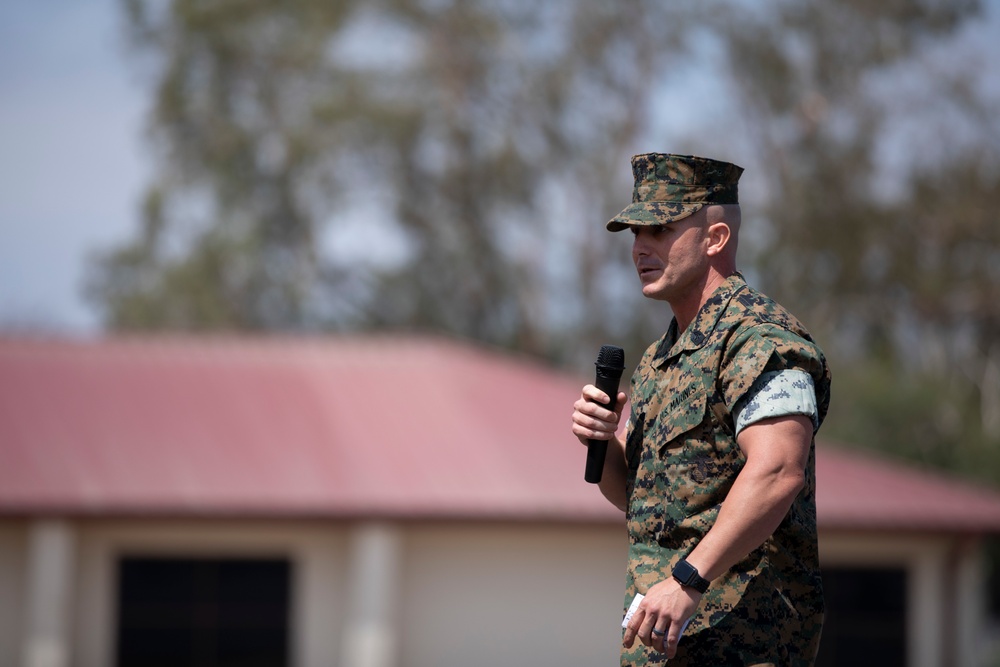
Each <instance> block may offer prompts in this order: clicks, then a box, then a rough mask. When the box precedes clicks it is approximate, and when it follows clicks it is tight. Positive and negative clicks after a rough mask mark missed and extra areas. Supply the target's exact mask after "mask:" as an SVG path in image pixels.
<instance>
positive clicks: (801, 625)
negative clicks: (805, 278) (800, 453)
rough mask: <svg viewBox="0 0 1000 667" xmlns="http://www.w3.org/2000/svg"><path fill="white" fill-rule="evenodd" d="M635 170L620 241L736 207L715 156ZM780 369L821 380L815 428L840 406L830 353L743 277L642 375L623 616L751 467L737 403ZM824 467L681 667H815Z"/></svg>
mask: <svg viewBox="0 0 1000 667" xmlns="http://www.w3.org/2000/svg"><path fill="white" fill-rule="evenodd" d="M632 172H633V176H634V177H635V187H634V189H633V193H632V204H631V205H629V206H628V207H626V208H625V209H624V210H623V211H622V212H621V213H620V214H618V215H617V216H615V217H614V218H612V219H611V221H610V222H608V224H607V228H608V230H610V231H621V230H623V229H627V228H629V227H630V226H633V225H660V224H669V223H670V222H673V221H676V220H680V219H683V218H685V217H687V216H689V215H691V214H693V213H695V212H696V211H698V210H700V209H701V208H702V207H703V206H705V205H710V204H737V203H738V191H737V182H738V180H739V177H740V175H741V173H742V172H743V169H742V168H740V167H738V166H736V165H733V164H730V163H727V162H720V161H717V160H710V159H706V158H699V157H694V156H687V155H670V154H662V153H648V154H644V155H636V156H634V157H633V158H632ZM777 371H792V373H789V374H787V375H786V377H788V376H791V377H805V376H804V375H802V373H803V372H804V373H807V374H808V375H809V376H810V377H811V379H812V385H813V387H814V389H815V414H814V425H815V427H816V428H818V427H819V424H820V423H821V422H822V420H823V418H824V417H825V416H826V411H827V407H828V406H829V400H830V373H829V370H828V368H827V365H826V360H825V358H824V356H823V352H822V351H821V350H820V349H819V347H818V346H817V345H816V344H815V343H814V342H813V340H812V338H811V337H810V335H809V333H808V332H807V331H806V330H805V328H804V327H803V326H802V324H801V323H799V321H798V320H796V319H795V317H793V316H792V315H791V314H790V313H788V312H787V311H786V310H785V309H784V308H782V307H781V306H780V305H778V304H777V303H775V302H774V301H772V300H771V299H769V298H768V297H766V296H764V295H763V294H761V293H759V292H757V291H756V290H754V289H752V288H750V287H749V286H748V285H747V284H746V282H745V281H744V279H743V276H741V275H740V274H738V273H737V274H734V275H732V276H730V277H729V278H728V279H727V280H726V281H725V282H724V283H723V284H722V285H721V286H720V287H719V289H717V290H716V291H715V292H714V293H713V294H712V295H711V297H709V299H708V300H707V302H706V303H705V304H704V305H703V306H702V308H701V310H700V311H699V313H698V315H697V316H696V318H695V319H694V321H693V322H692V323H691V324H690V326H688V328H687V330H686V331H684V332H679V331H677V321H676V320H674V321H673V322H672V323H671V326H670V329H669V330H668V331H667V333H666V334H665V335H664V336H663V338H661V339H660V340H659V341H658V342H657V343H655V344H653V345H652V346H650V348H649V349H648V350H647V351H646V353H645V355H644V356H643V358H642V360H641V361H640V363H639V365H638V367H637V369H636V371H635V374H634V375H633V377H632V387H631V400H632V408H631V415H632V416H631V418H630V420H629V427H628V433H627V441H626V451H625V454H626V460H627V465H628V471H629V472H628V475H627V480H626V492H627V495H628V512H627V520H628V536H629V559H628V574H627V591H626V596H625V607H627V606H628V604H629V603H630V602H631V600H632V598H633V596H634V595H635V594H636V593H643V594H645V593H646V591H648V590H649V588H650V587H651V586H653V585H654V584H656V583H658V582H660V581H663V580H665V579H667V578H669V577H670V576H671V573H672V571H673V568H674V566H675V565H676V563H677V562H678V561H679V560H680V559H681V558H685V557H687V555H688V554H689V553H690V552H691V550H692V549H694V547H695V546H696V545H697V544H698V542H699V541H700V540H701V539H702V538H703V537H704V536H705V534H706V533H707V532H708V531H709V529H710V528H711V527H712V525H713V524H714V523H715V520H716V517H717V516H718V513H719V508H720V506H721V504H722V502H723V500H725V498H726V494H727V493H728V492H729V489H730V488H731V487H732V485H733V482H734V481H735V479H736V476H737V475H738V474H739V473H740V470H742V468H743V465H744V463H745V455H744V454H743V451H742V450H741V449H740V448H739V446H738V445H737V443H736V437H735V434H734V433H735V428H734V419H733V414H734V413H736V412H737V411H739V410H740V409H742V408H743V407H744V405H743V404H742V403H740V400H741V399H744V398H746V396H747V392H748V390H749V389H750V388H751V387H752V386H754V383H755V381H757V380H758V379H762V380H763V379H766V378H767V377H768V376H771V375H774V374H775V372H777ZM761 376H764V378H762V377H761ZM806 380H808V378H806ZM786 386H787V385H786ZM813 387H809V391H810V400H811V392H812V389H813ZM755 389H756V388H755ZM763 393H766V392H762V394H763ZM770 398H774V399H780V398H781V397H778V396H774V397H769V396H761V395H758V396H757V398H756V399H754V400H753V401H750V404H749V405H747V406H746V413H750V412H752V411H753V410H754V409H757V407H758V406H759V404H760V403H761V402H765V403H766V402H767V401H768V399H770ZM784 414H795V411H794V410H792V411H790V412H785V413H784ZM803 414H806V413H803ZM744 416H746V414H744ZM814 462H815V442H813V443H811V445H810V452H809V459H808V464H807V466H806V471H805V487H804V488H803V489H802V490H801V492H800V493H799V494H798V496H797V497H796V498H795V500H794V502H793V504H792V507H791V509H790V510H789V512H788V515H787V516H786V517H785V519H784V520H783V521H782V523H781V525H780V526H779V527H778V529H777V530H776V531H775V532H774V534H773V535H772V536H771V537H770V538H768V540H767V541H766V542H765V543H764V544H763V545H761V546H760V547H759V548H757V549H756V550H754V551H753V552H752V553H750V554H749V555H748V556H747V557H746V558H744V559H743V560H742V561H740V562H739V563H737V564H736V565H735V566H733V567H732V568H730V570H729V571H728V572H726V573H725V574H724V575H722V576H721V577H719V578H718V579H716V580H715V581H713V582H712V583H711V586H710V587H709V588H708V591H707V592H706V593H705V594H704V596H703V597H702V600H701V602H700V604H699V606H698V608H697V610H696V611H695V613H694V616H693V617H692V618H691V622H690V625H689V626H688V628H687V630H686V631H685V632H684V635H683V636H682V637H681V640H680V642H679V644H678V649H677V654H676V656H675V657H674V658H673V659H672V660H670V662H669V665H671V667H673V666H675V665H678V666H685V665H692V666H694V665H698V666H720V665H726V666H728V665H782V666H783V665H795V666H799V665H811V664H812V663H813V660H814V658H815V654H816V651H817V649H818V645H819V637H820V631H821V629H822V623H823V593H822V583H821V580H820V574H819V564H818V556H817V547H816V475H815V464H814ZM621 662H622V665H627V666H632V665H636V666H638V665H661V664H664V663H666V656H665V655H664V654H662V653H658V652H657V651H654V650H653V649H651V648H647V647H645V646H644V645H642V644H641V643H640V642H638V641H637V642H635V644H634V645H633V648H632V649H623V652H622V660H621Z"/></svg>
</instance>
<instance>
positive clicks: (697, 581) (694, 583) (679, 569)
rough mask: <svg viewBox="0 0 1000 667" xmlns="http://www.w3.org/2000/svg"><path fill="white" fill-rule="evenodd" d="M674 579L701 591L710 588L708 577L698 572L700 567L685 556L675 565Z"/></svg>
mask: <svg viewBox="0 0 1000 667" xmlns="http://www.w3.org/2000/svg"><path fill="white" fill-rule="evenodd" d="M674 579H676V580H677V582H678V583H679V584H680V585H681V586H690V587H691V588H693V589H695V590H696V591H698V592H699V593H704V592H705V591H707V590H708V583H709V582H708V579H705V578H704V577H702V576H701V575H700V574H698V569H697V568H696V567H695V566H694V565H692V564H691V563H689V562H687V561H686V560H684V559H683V558H682V559H681V560H680V562H679V563H677V565H675V566H674Z"/></svg>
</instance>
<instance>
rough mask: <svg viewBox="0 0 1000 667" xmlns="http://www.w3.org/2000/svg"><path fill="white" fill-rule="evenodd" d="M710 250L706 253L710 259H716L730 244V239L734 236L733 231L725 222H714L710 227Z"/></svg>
mask: <svg viewBox="0 0 1000 667" xmlns="http://www.w3.org/2000/svg"><path fill="white" fill-rule="evenodd" d="M707 236H708V249H707V250H706V252H707V253H708V256H709V257H714V256H715V255H718V254H719V253H721V252H722V251H723V250H725V248H726V246H727V245H728V244H729V239H730V237H731V236H732V231H731V230H730V229H729V225H728V224H727V223H725V222H713V223H712V224H711V225H709V226H708V235H707Z"/></svg>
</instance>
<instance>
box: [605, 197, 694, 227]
mask: <svg viewBox="0 0 1000 667" xmlns="http://www.w3.org/2000/svg"><path fill="white" fill-rule="evenodd" d="M702 206H704V204H703V203H701V202H698V203H688V202H684V203H681V202H666V201H648V202H639V203H635V204H630V205H629V206H626V207H625V209H624V210H622V212H621V213H619V214H618V215H616V216H615V217H613V218H611V220H609V221H608V224H607V228H608V231H609V232H620V231H622V230H623V229H628V228H629V227H631V226H632V225H665V224H667V223H670V222H676V221H677V220H683V219H684V218H686V217H688V216H689V215H691V214H692V213H697V212H698V211H700V210H701V207H702Z"/></svg>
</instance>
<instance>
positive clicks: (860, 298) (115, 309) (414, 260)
mask: <svg viewBox="0 0 1000 667" xmlns="http://www.w3.org/2000/svg"><path fill="white" fill-rule="evenodd" d="M123 3H124V4H123V7H124V8H125V10H126V16H127V18H128V34H129V36H130V39H131V43H132V45H133V52H134V53H135V54H136V55H137V56H139V57H140V63H141V64H142V65H143V66H145V68H146V69H145V71H148V72H149V73H150V79H151V80H152V81H153V82H154V83H155V104H154V106H153V110H152V117H151V126H150V131H151V139H152V143H153V146H154V148H155V150H156V155H157V165H158V171H157V174H156V177H155V179H154V181H153V183H152V184H151V186H150V189H149V192H148V195H147V197H146V201H145V206H144V210H143V216H142V223H141V225H140V228H139V230H138V233H137V235H136V237H135V238H134V239H132V240H130V241H129V242H127V243H125V244H123V245H121V246H120V247H117V248H113V249H110V250H108V251H106V252H105V253H103V254H102V255H101V256H100V257H98V258H97V260H96V261H95V263H94V265H93V271H92V273H91V276H90V282H89V284H90V287H89V289H90V293H91V295H92V297H93V299H94V301H95V303H97V304H98V305H99V306H100V307H101V308H102V309H103V310H104V312H105V313H106V319H107V323H108V325H109V326H110V327H112V328H115V329H125V330H136V329H183V330H218V329H238V330H258V331H275V330H367V329H374V328H380V329H386V328H389V329H407V330H417V331H421V330H423V331H434V332H447V333H450V334H453V335H456V336H460V337H466V338H472V339H475V340H479V341H482V342H486V343H489V344H494V345H501V346H507V347H513V348H517V349H519V350H522V351H524V352H527V353H530V354H535V355H541V356H545V357H548V358H549V359H552V360H554V361H557V362H562V363H567V362H571V361H572V362H573V363H574V364H576V365H577V367H579V365H581V364H582V363H583V362H584V361H587V360H590V359H591V358H592V355H593V353H594V351H595V350H596V349H597V347H598V346H599V345H600V344H602V343H604V342H608V341H616V342H619V343H620V344H623V345H624V346H625V347H626V349H628V350H634V351H635V354H634V356H636V357H637V356H638V353H639V351H640V350H641V349H642V348H643V347H644V346H645V345H646V344H648V342H649V341H651V340H652V339H653V338H655V337H656V336H658V335H659V334H660V333H661V331H662V329H663V328H664V326H665V324H666V321H667V314H666V313H663V312H661V310H662V309H661V308H659V307H657V306H656V305H655V304H654V305H653V306H650V305H648V304H644V303H643V302H642V299H641V296H640V295H639V291H638V290H637V289H636V284H635V277H634V272H633V270H632V268H631V263H630V260H629V258H628V241H627V240H623V239H619V238H617V237H610V235H608V234H607V233H606V232H605V231H604V226H603V223H604V221H605V220H606V219H607V218H608V217H609V216H610V215H612V214H613V213H615V212H617V210H619V209H620V208H621V207H622V206H623V205H624V204H625V203H626V202H627V201H628V193H629V188H630V185H631V183H630V174H629V172H628V169H627V159H628V156H629V155H630V154H631V153H634V152H646V151H649V150H667V151H672V152H693V153H702V154H706V155H712V156H715V157H721V158H724V159H731V160H733V161H735V162H738V163H739V164H742V165H743V166H746V167H747V168H748V169H747V174H746V176H745V177H744V179H743V183H742V184H741V198H742V199H743V201H744V220H745V221H746V222H745V224H744V228H745V231H744V237H745V238H744V239H743V240H742V241H741V244H742V245H743V246H744V247H743V249H742V250H741V256H742V257H743V263H744V266H745V269H747V270H748V273H749V274H750V276H751V278H752V280H754V281H755V282H757V283H758V284H760V285H761V286H762V287H763V288H764V289H765V291H768V292H769V293H771V294H772V295H773V296H775V297H776V298H778V300H779V301H781V302H782V303H785V304H786V305H789V306H790V307H791V309H792V310H793V311H794V312H796V314H798V315H800V317H801V319H803V320H804V321H805V322H806V323H807V325H808V326H809V327H810V328H811V329H813V330H814V331H816V333H817V334H818V336H819V338H820V340H821V342H822V343H823V344H824V347H826V348H827V349H828V351H829V352H830V355H831V358H832V359H833V361H834V365H835V370H838V369H841V370H842V371H843V372H838V373H835V375H836V377H837V378H843V380H842V381H839V380H838V381H837V382H838V386H837V389H838V390H840V395H841V396H847V397H848V398H845V399H837V397H836V395H835V401H837V400H843V401H844V402H843V403H842V404H841V405H842V406H843V408H841V407H839V406H838V405H837V404H836V403H835V405H834V406H833V413H832V414H833V415H834V417H833V418H832V419H831V426H832V432H833V433H834V434H835V435H840V436H842V437H844V438H849V439H851V440H853V441H855V442H859V443H863V444H871V445H877V446H881V447H884V448H888V449H892V450H894V451H898V452H906V453H907V454H908V455H910V456H914V457H917V458H921V459H922V460H925V461H927V462H931V463H935V464H939V465H948V466H951V467H957V468H962V469H966V470H970V469H973V468H975V464H974V463H971V461H973V460H979V461H982V460H984V459H983V458H982V457H978V458H977V456H978V454H977V455H976V456H972V455H970V456H966V454H967V453H969V452H973V453H975V452H979V453H983V452H987V453H988V452H993V454H988V456H993V458H992V459H990V460H992V461H996V456H995V450H998V449H1000V268H998V267H1000V224H997V222H998V221H997V213H996V211H997V210H1000V208H998V206H997V204H1000V202H998V197H1000V195H998V193H1000V159H998V156H1000V120H998V118H997V115H996V114H995V113H992V112H991V109H993V108H994V105H995V100H994V101H991V100H990V99H989V98H988V97H987V96H986V94H985V93H984V92H983V86H982V84H983V81H982V77H984V76H987V77H988V76H989V72H990V71H992V69H995V68H992V69H991V68H990V67H988V66H987V65H988V63H983V62H980V63H978V66H977V63H976V62H975V61H971V62H970V61H969V58H975V57H976V53H975V52H972V54H971V55H969V54H966V55H965V56H961V55H960V54H959V53H958V51H957V50H956V49H954V48H953V47H954V45H955V44H956V43H957V41H958V40H959V36H960V35H961V33H962V31H963V30H965V29H966V27H967V26H969V25H970V24H971V23H972V22H973V21H974V19H975V18H976V17H977V16H978V14H979V13H980V12H981V10H982V8H981V7H980V6H979V4H978V3H977V2H975V1H974V0H960V1H958V2H953V1H949V2H944V1H942V0H889V1H887V2H882V3H871V2H862V1H860V0H826V1H823V2H819V1H806V2H802V1H794V2H793V1H788V0H769V1H768V2H761V3H746V2H741V1H739V0H712V1H711V2H705V1H702V2H678V3H658V2H654V1H653V0H622V1H620V2H616V3H606V2H599V1H598V0H584V1H581V2H575V3H567V2H562V1H560V0H538V1H536V2H533V3H523V2H516V1H514V0H474V1H469V2H453V1H451V0H423V1H418V0H378V1H374V2H372V1H369V2H362V1H361V0H341V1H340V2H335V3H331V2H323V1H322V0H280V1H279V0H215V1H213V2H207V1H204V0H172V1H171V2H169V3H163V2H159V1H157V2H153V1H152V0H123ZM977 77H979V78H977ZM993 83H994V84H995V83H996V82H995V81H994V82H993ZM632 361H635V360H634V359H633V360H632ZM843 383H847V384H846V386H845V385H844V384H843ZM862 398H863V399H864V400H861V399H862ZM886 415H889V416H890V418H888V419H887V418H886ZM921 416H923V417H924V419H922V420H921V419H920V417H921ZM953 445H954V446H956V447H957V448H958V449H959V450H961V451H962V452H965V453H962V454H959V453H955V454H954V455H949V454H948V453H947V452H948V451H950V450H949V448H951V447H952V446H953ZM979 472H982V471H981V470H980V471H979ZM985 476H987V477H992V478H993V479H994V480H995V481H996V480H998V479H1000V470H996V471H993V472H991V473H990V472H988V473H987V474H986V475H985Z"/></svg>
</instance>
